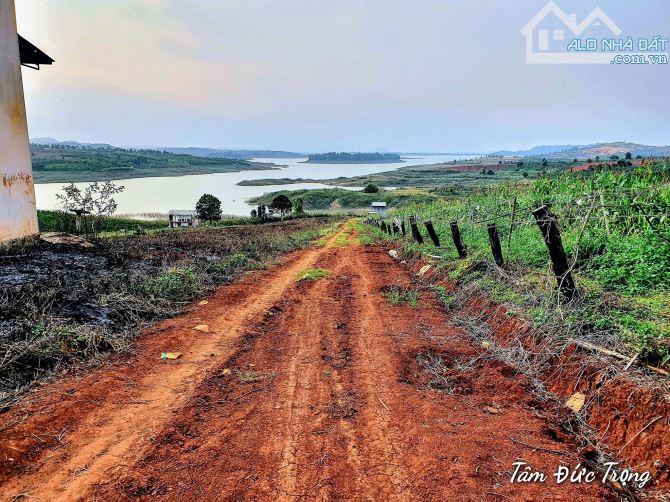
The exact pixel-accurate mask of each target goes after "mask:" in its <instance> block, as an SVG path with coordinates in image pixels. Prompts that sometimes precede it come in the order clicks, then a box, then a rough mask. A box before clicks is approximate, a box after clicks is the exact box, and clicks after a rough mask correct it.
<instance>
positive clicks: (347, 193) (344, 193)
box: [251, 188, 438, 210]
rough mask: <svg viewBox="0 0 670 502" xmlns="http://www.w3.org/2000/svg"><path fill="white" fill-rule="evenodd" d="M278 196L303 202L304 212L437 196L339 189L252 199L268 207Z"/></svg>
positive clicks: (400, 203)
mask: <svg viewBox="0 0 670 502" xmlns="http://www.w3.org/2000/svg"><path fill="white" fill-rule="evenodd" d="M278 195H286V196H287V197H288V198H289V199H291V201H292V202H294V203H295V201H296V200H297V199H299V198H300V199H302V200H303V206H304V208H305V209H306V210H320V209H322V210H323V209H344V210H346V209H355V208H367V207H370V204H372V202H377V201H379V202H386V203H387V204H388V205H389V206H392V207H400V206H405V205H408V204H412V203H418V202H426V201H430V200H435V199H436V198H438V196H437V195H435V194H431V193H429V192H428V191H424V190H419V189H413V190H385V191H381V192H379V193H363V192H360V191H353V190H344V189H341V188H333V189H319V190H295V191H290V190H282V191H279V192H272V193H268V194H264V195H262V196H261V197H257V198H255V199H252V201H251V202H252V203H254V204H265V205H269V204H270V203H271V202H272V199H274V198H275V197H276V196H278Z"/></svg>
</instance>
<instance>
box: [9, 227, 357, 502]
mask: <svg viewBox="0 0 670 502" xmlns="http://www.w3.org/2000/svg"><path fill="white" fill-rule="evenodd" d="M343 231H344V230H343V229H340V231H339V232H338V233H337V234H335V235H334V236H332V237H331V238H330V240H329V241H328V243H326V246H325V247H323V248H310V249H308V250H306V251H302V252H298V253H296V254H295V255H294V258H293V260H292V261H291V263H290V264H289V265H288V266H286V267H283V268H280V269H277V270H275V271H273V272H274V273H272V274H266V275H271V276H272V278H271V280H269V281H266V282H265V284H264V285H263V287H262V288H260V289H259V290H258V294H250V295H247V296H246V297H244V298H242V299H241V301H239V302H238V304H237V305H235V307H234V308H230V306H228V305H226V304H223V305H213V306H212V307H210V308H208V309H202V310H204V312H202V318H200V317H197V316H193V317H195V318H193V317H192V319H193V322H194V324H192V325H191V326H190V327H186V326H181V329H182V330H183V331H182V332H186V333H189V331H186V330H189V329H190V328H192V327H193V326H195V324H198V323H199V321H202V322H207V323H208V324H209V326H210V330H211V334H208V335H201V336H200V335H196V336H194V337H191V339H190V340H189V341H188V344H189V347H188V350H184V351H183V352H184V353H185V357H183V358H182V360H180V361H179V363H178V364H174V365H171V366H169V365H168V366H166V365H162V364H155V365H149V366H147V365H145V368H144V369H145V371H146V373H145V374H140V375H136V378H137V377H139V378H137V380H135V381H127V382H128V387H129V388H128V389H126V395H123V396H119V395H112V398H111V399H105V398H106V396H105V395H104V394H103V395H99V396H97V397H98V399H99V401H97V404H98V405H97V406H96V407H95V408H93V409H92V410H90V413H89V414H88V415H87V416H85V417H83V419H82V420H81V421H80V422H79V423H78V424H77V428H76V429H75V430H74V431H72V432H71V433H69V434H67V436H64V434H61V436H63V437H66V439H67V442H64V441H63V437H59V438H58V439H59V443H60V444H59V445H58V447H60V446H62V445H66V447H64V448H59V449H58V450H56V451H55V452H52V451H48V450H47V452H46V454H45V455H42V456H41V458H37V459H36V464H34V465H33V469H32V470H33V471H34V472H30V469H28V470H27V471H26V474H25V475H23V476H21V477H11V478H10V479H8V480H5V479H2V481H3V483H2V485H1V486H0V495H2V496H8V497H12V496H14V495H16V494H19V493H25V494H30V496H48V497H49V498H50V500H75V499H77V498H80V497H82V496H84V495H85V494H86V492H87V490H88V489H89V487H90V486H91V485H92V484H94V483H98V482H101V481H103V480H105V479H106V478H107V476H109V472H110V470H112V469H118V468H119V467H123V466H128V465H131V464H132V462H133V461H135V460H136V459H138V458H139V456H140V454H141V452H142V451H143V450H144V449H145V448H147V447H148V446H149V445H150V444H151V442H152V441H153V439H154V437H155V435H156V434H158V433H159V432H160V430H161V428H162V427H163V425H164V424H165V422H166V421H167V420H169V417H170V416H171V415H172V413H174V412H176V410H178V409H179V408H180V407H181V406H183V405H184V404H185V403H186V402H187V401H188V399H189V398H190V396H191V394H192V393H193V391H194V389H195V388H196V385H197V384H198V383H199V382H200V381H202V380H203V379H204V378H205V377H206V375H207V372H208V370H209V369H211V368H212V367H213V366H214V365H215V364H216V358H212V357H211V356H212V355H213V354H217V353H218V354H221V353H222V352H223V353H224V354H225V353H226V352H230V350H231V347H232V342H234V340H235V339H236V338H238V337H239V336H240V335H241V334H242V332H243V327H244V324H245V323H246V322H247V320H248V319H250V318H253V317H254V316H257V315H258V314H260V313H261V312H263V311H264V310H266V309H267V308H268V307H269V306H270V305H271V304H272V303H273V302H275V301H276V300H277V299H279V298H280V297H281V296H282V295H283V294H284V292H285V291H286V290H287V288H289V287H290V286H291V285H292V284H293V283H294V281H295V277H296V276H297V274H298V273H299V272H300V271H302V270H305V269H307V268H310V267H312V266H313V264H314V262H315V261H316V260H317V259H318V258H319V256H320V255H321V254H322V253H324V252H326V250H327V249H328V248H329V246H330V245H332V243H333V242H335V241H336V240H337V239H338V238H339V237H340V235H341V234H342V232H343ZM190 333H193V332H190ZM190 333H189V334H190ZM196 333H197V332H196ZM159 354H160V350H157V351H156V352H153V353H150V354H144V355H145V356H146V357H149V358H151V359H153V360H155V359H156V358H157V357H158V355H159ZM127 394H131V396H130V397H129V396H128V395H127ZM124 398H125V403H119V401H120V400H123V399H124ZM135 403H137V404H138V405H141V406H142V407H141V408H140V409H139V410H136V409H133V408H131V406H132V405H133V404H135ZM124 404H125V406H124ZM129 405H130V406H129ZM129 408H130V409H129ZM138 411H139V412H138ZM62 412H63V413H67V411H66V410H62ZM37 420H42V421H44V418H42V419H40V418H39V417H38V418H37ZM47 420H48V417H47ZM29 426H30V424H28V427H29ZM63 430H64V431H66V430H67V429H63ZM40 432H41V431H40ZM38 440H40V441H42V440H41V439H39V437H38ZM23 443H24V444H25V441H23ZM24 444H18V443H17V444H16V445H14V444H13V438H10V439H9V440H8V442H7V448H8V449H9V450H10V451H12V450H13V452H12V453H11V454H12V455H14V456H17V455H16V453H14V452H20V450H21V447H24ZM5 458H11V457H8V455H7V454H6V455H5Z"/></svg>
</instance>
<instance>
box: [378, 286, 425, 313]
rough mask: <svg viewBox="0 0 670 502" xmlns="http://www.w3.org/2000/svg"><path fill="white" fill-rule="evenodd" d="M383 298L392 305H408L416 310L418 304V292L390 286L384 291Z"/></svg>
mask: <svg viewBox="0 0 670 502" xmlns="http://www.w3.org/2000/svg"><path fill="white" fill-rule="evenodd" d="M384 297H385V298H386V300H387V301H388V302H389V303H390V304H392V305H402V304H404V303H406V304H408V305H409V306H410V307H412V308H416V307H417V306H418V304H419V292H418V291H417V290H415V289H411V288H402V287H399V286H391V287H390V288H387V289H386V290H385V291H384Z"/></svg>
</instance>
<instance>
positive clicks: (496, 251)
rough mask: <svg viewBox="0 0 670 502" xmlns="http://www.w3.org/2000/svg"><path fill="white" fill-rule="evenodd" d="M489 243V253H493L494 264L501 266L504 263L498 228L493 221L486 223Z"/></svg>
mask: <svg viewBox="0 0 670 502" xmlns="http://www.w3.org/2000/svg"><path fill="white" fill-rule="evenodd" d="M487 229H488V231H489V243H490V244H491V253H493V261H495V262H496V265H498V266H499V267H502V266H503V265H504V263H505V262H504V260H503V254H502V248H501V247H500V237H499V236H498V229H497V228H496V225H495V223H492V224H490V225H488V227H487Z"/></svg>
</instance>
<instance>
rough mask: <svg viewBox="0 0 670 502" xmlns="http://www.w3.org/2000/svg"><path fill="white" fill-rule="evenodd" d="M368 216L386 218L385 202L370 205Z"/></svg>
mask: <svg viewBox="0 0 670 502" xmlns="http://www.w3.org/2000/svg"><path fill="white" fill-rule="evenodd" d="M369 213H370V214H378V215H379V216H386V202H373V203H372V204H371V205H370V211H369Z"/></svg>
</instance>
